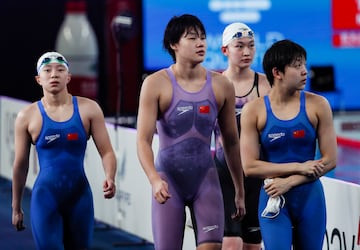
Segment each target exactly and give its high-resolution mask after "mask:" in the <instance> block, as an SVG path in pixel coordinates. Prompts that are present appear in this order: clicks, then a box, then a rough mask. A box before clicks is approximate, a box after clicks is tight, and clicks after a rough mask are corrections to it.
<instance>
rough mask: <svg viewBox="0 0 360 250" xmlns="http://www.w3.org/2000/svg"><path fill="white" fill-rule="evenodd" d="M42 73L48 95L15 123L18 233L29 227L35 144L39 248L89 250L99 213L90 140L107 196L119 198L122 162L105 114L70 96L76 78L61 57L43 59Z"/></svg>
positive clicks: (35, 214)
mask: <svg viewBox="0 0 360 250" xmlns="http://www.w3.org/2000/svg"><path fill="white" fill-rule="evenodd" d="M37 71H38V75H37V76H36V80H37V82H38V83H39V85H41V86H42V89H43V94H44V96H43V98H41V100H40V101H38V102H35V103H33V104H31V105H29V106H28V107H26V108H24V109H23V110H21V111H20V112H19V114H18V116H17V118H16V122H15V160H14V166H13V201H12V207H13V215H12V223H13V225H14V226H15V228H16V229H17V230H18V231H21V230H23V229H24V228H25V227H24V225H23V216H24V215H23V211H22V208H21V197H22V192H23V189H24V186H25V183H26V177H27V172H28V168H29V151H30V146H31V144H34V145H35V146H36V150H37V154H38V158H39V166H40V171H39V174H38V176H37V178H36V181H35V183H34V186H33V190H32V196H31V210H30V215H31V226H32V231H33V236H34V240H35V244H36V247H37V249H39V250H48V249H54V250H56V249H59V250H60V249H89V248H90V247H91V240H92V235H93V226H94V225H93V224H94V208H93V197H92V192H91V189H90V185H89V183H88V180H87V178H86V175H85V171H84V165H83V161H84V156H85V151H86V145H87V140H88V139H89V137H90V136H92V138H93V140H94V142H95V144H96V146H97V148H98V151H99V154H100V156H101V158H102V163H103V166H104V171H105V176H106V179H105V181H104V185H103V191H104V197H105V198H112V197H114V195H115V190H116V187H115V173H116V158H115V153H114V151H113V149H112V146H111V143H110V138H109V135H108V133H107V129H106V127H105V119H104V115H103V112H102V110H101V109H100V107H99V105H98V104H97V103H96V102H95V101H93V100H90V99H88V98H84V97H75V96H71V95H70V94H69V93H68V90H67V84H68V83H69V81H70V79H71V75H70V73H69V66H68V62H67V61H66V59H65V57H64V56H62V55H61V54H59V53H57V52H47V53H45V54H44V55H42V56H41V57H40V58H39V60H38V63H37Z"/></svg>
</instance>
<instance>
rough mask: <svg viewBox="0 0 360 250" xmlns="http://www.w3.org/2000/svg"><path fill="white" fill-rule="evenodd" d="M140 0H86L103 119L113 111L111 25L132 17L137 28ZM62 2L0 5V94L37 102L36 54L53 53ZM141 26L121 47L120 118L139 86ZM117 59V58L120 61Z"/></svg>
mask: <svg viewBox="0 0 360 250" xmlns="http://www.w3.org/2000/svg"><path fill="white" fill-rule="evenodd" d="M140 2H141V1H140V0H108V1H105V0H86V4H87V17H88V20H89V22H90V24H91V25H92V27H93V29H94V31H95V34H96V37H97V42H98V49H99V53H98V56H99V60H98V86H99V91H98V95H99V96H98V101H99V103H100V105H101V107H102V108H103V110H104V112H105V115H106V116H113V115H115V113H116V112H117V107H116V106H117V92H118V86H117V85H118V81H119V80H120V79H119V76H118V71H117V65H116V63H117V61H118V59H119V58H118V56H117V55H118V54H117V49H116V44H115V42H114V39H113V36H112V33H111V32H112V31H111V27H110V23H111V21H112V18H113V17H114V16H116V15H117V14H118V13H124V12H125V13H131V14H132V15H133V16H134V17H136V19H139V21H137V24H136V25H139V24H140V18H141V14H140V11H141V6H140ZM65 4H66V0H31V1H29V0H18V1H13V0H2V1H0V32H1V35H0V53H1V57H2V59H1V60H0V73H1V80H0V95H3V96H10V97H14V98H19V99H23V100H26V101H36V100H37V99H39V98H40V97H41V96H42V92H41V88H40V86H38V85H37V83H36V82H35V80H34V76H35V75H36V66H35V65H36V61H37V59H38V58H39V56H40V55H41V54H42V53H44V52H46V51H49V50H54V49H55V43H56V37H57V34H58V31H59V28H60V26H61V24H62V22H63V20H64V16H65ZM140 32H141V27H140V25H139V27H137V29H136V33H134V34H133V35H131V37H129V38H128V39H126V41H125V42H124V43H122V47H121V48H120V49H121V51H120V54H121V58H124V63H122V65H123V66H122V71H123V72H126V73H125V74H123V77H122V78H123V79H122V80H123V82H126V83H127V84H124V85H123V92H124V93H126V97H124V100H122V104H123V105H122V107H121V112H122V114H123V115H133V114H135V112H136V109H137V101H138V100H137V97H138V92H139V86H140V84H141V73H140V71H141V69H140V68H141V65H142V63H141V47H140ZM121 61H122V60H121Z"/></svg>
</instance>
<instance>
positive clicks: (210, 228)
mask: <svg viewBox="0 0 360 250" xmlns="http://www.w3.org/2000/svg"><path fill="white" fill-rule="evenodd" d="M218 228H219V226H218V225H212V226H207V227H203V228H202V229H203V231H204V233H208V232H210V231H214V230H215V229H218Z"/></svg>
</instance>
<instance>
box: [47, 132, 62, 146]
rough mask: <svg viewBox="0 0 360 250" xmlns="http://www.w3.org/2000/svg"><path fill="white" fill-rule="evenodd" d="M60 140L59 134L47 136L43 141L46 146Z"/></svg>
mask: <svg viewBox="0 0 360 250" xmlns="http://www.w3.org/2000/svg"><path fill="white" fill-rule="evenodd" d="M58 138H60V134H55V135H47V136H45V141H46V143H47V144H49V143H51V142H53V141H55V140H56V139H58Z"/></svg>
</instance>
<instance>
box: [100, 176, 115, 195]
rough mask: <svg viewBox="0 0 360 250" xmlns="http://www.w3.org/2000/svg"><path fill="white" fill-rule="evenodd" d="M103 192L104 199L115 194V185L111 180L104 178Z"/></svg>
mask: <svg viewBox="0 0 360 250" xmlns="http://www.w3.org/2000/svg"><path fill="white" fill-rule="evenodd" d="M103 192H104V198H105V199H111V198H112V197H114V196H115V193H116V185H115V182H114V181H113V180H105V181H104V185H103Z"/></svg>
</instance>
